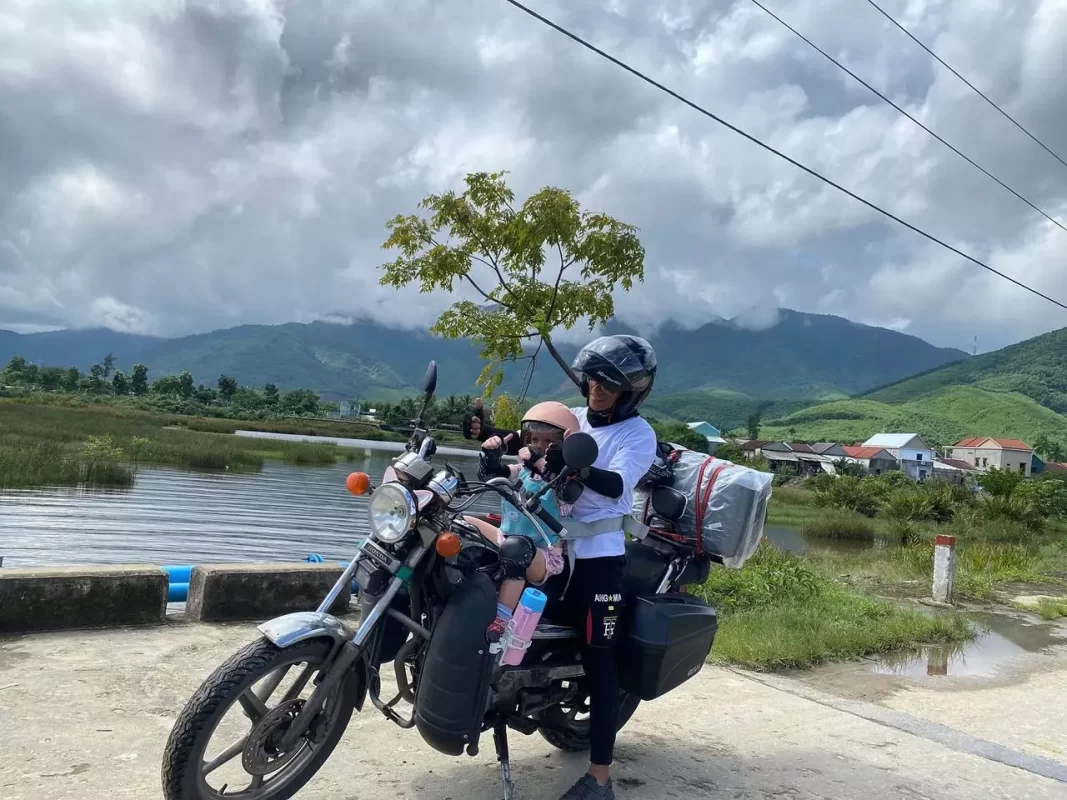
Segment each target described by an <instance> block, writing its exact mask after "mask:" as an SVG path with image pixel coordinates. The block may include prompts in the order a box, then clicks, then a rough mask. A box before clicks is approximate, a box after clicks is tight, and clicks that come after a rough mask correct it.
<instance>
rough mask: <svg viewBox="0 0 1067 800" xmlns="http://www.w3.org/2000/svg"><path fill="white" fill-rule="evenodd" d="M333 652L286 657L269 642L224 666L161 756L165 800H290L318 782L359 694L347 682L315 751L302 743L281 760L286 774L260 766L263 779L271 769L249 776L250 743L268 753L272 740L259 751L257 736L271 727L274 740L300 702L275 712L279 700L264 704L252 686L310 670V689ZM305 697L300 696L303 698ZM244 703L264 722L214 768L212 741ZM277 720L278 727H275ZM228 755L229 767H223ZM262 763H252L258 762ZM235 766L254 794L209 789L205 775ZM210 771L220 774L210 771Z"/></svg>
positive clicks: (299, 651)
mask: <svg viewBox="0 0 1067 800" xmlns="http://www.w3.org/2000/svg"><path fill="white" fill-rule="evenodd" d="M332 649H333V642H332V641H331V640H329V639H312V640H309V641H306V642H301V643H299V644H296V645H293V646H292V647H287V648H285V649H281V648H279V647H278V646H277V645H275V644H274V643H273V642H271V641H270V640H268V639H266V638H263V639H259V640H257V641H255V642H252V643H251V644H248V645H246V646H245V647H243V648H242V649H241V650H239V651H237V652H236V653H235V654H234V655H233V656H231V657H230V658H229V659H228V660H227V661H225V662H224V663H222V664H221V665H219V667H218V668H216V669H215V671H214V672H213V673H212V674H211V675H210V676H209V677H208V678H207V680H205V681H204V683H202V684H201V685H200V688H199V689H197V691H196V692H195V693H194V694H193V696H192V697H191V698H190V699H189V702H188V703H186V705H185V708H184V709H182V712H181V714H180V715H179V716H178V719H177V721H176V722H175V724H174V728H173V729H172V730H171V734H170V738H169V740H168V741H167V747H166V750H165V751H164V754H163V771H162V778H163V796H164V798H165V800H222V798H224V797H225V798H242V800H288V798H290V797H292V796H293V795H294V794H296V793H297V792H298V791H299V790H300V789H301V788H302V787H303V786H304V784H306V783H307V782H308V781H309V780H311V778H312V777H314V775H315V773H316V772H318V770H319V769H320V768H321V767H322V765H323V764H324V763H325V761H326V759H328V758H329V757H330V754H331V753H332V752H333V750H334V748H335V747H336V746H337V743H338V742H339V741H340V740H341V736H342V735H343V734H344V732H345V728H347V727H348V722H349V720H350V719H351V717H352V712H353V710H354V708H355V704H356V702H357V701H358V699H359V698H358V687H357V686H356V685H354V683H353V682H352V681H345V680H342V681H341V683H340V685H339V686H338V688H337V689H336V690H335V692H334V694H333V695H332V696H330V697H328V698H327V699H326V704H325V706H324V710H323V715H322V716H321V717H320V718H319V719H321V720H322V722H321V723H319V720H315V721H313V727H314V726H315V725H319V729H318V731H317V735H316V736H315V737H314V738H315V740H316V741H315V743H314V744H313V745H312V743H310V742H308V741H307V739H306V738H303V739H301V740H300V742H299V744H298V745H297V748H298V750H295V751H294V754H292V755H289V754H282V755H281V756H276V757H278V758H279V759H287V760H286V761H284V762H283V763H282V765H281V766H280V767H275V768H270V767H264V766H261V765H258V764H257V765H256V767H255V769H256V772H257V773H261V770H262V769H270V772H268V773H266V774H258V776H257V774H256V773H249V772H248V768H247V767H245V766H244V763H245V761H246V760H247V759H248V758H249V755H248V751H249V739H252V740H253V746H254V747H255V750H256V753H257V754H258V753H259V752H260V751H267V750H268V747H269V742H268V740H267V739H266V738H265V737H266V736H267V733H266V732H265V733H264V734H262V736H263V737H264V740H263V741H262V742H261V743H260V744H257V741H258V738H257V731H261V730H263V729H264V726H265V727H266V728H267V729H268V730H269V733H270V734H272V735H276V733H275V730H274V728H273V725H275V724H277V725H284V720H285V718H286V717H291V714H292V713H293V712H294V711H295V710H296V709H294V708H293V706H292V704H293V703H294V702H295V703H299V698H297V699H296V700H289V701H288V703H289V704H290V705H289V706H287V707H286V701H285V698H284V697H283V698H282V702H279V703H278V704H277V705H276V706H274V707H273V708H269V707H268V706H267V705H266V704H267V703H268V702H270V701H271V700H272V699H274V698H272V697H271V696H267V697H265V698H264V699H262V700H259V699H258V698H259V695H258V693H256V692H255V691H253V686H255V684H256V683H258V682H260V681H262V680H263V679H265V678H267V677H268V676H272V675H273V674H275V673H277V672H278V671H279V670H282V669H286V670H288V668H291V667H293V666H296V665H303V664H306V665H307V666H306V667H304V669H303V672H302V674H301V676H300V677H301V679H303V680H304V686H305V687H306V685H307V684H310V683H311V682H312V680H311V674H312V672H313V671H314V669H313V668H314V667H316V665H322V664H324V663H325V662H326V660H327V658H328V657H329V655H330V653H331V651H332ZM275 687H277V684H276V683H275ZM261 691H262V690H261ZM299 694H300V691H299V690H298V691H297V695H299ZM238 702H240V703H241V705H242V706H243V707H244V708H245V710H246V716H250V714H251V715H255V714H258V719H259V721H258V722H257V721H256V719H255V717H254V716H252V729H251V730H250V731H249V733H247V734H246V735H245V736H244V737H243V739H241V740H238V741H237V742H235V743H234V744H232V745H231V746H230V747H228V748H226V749H225V750H224V751H223V753H222V754H220V755H219V756H218V757H216V758H215V759H212V762H206V761H205V757H206V752H207V748H208V745H209V743H210V742H211V738H212V736H213V735H214V734H215V731H216V729H217V727H218V725H219V723H220V722H221V721H222V719H223V717H224V716H225V715H226V713H227V712H228V711H230V709H232V708H233V706H234V704H236V703H238ZM250 708H251V709H252V711H251V712H249V709H250ZM287 711H288V712H289V713H287ZM264 712H265V713H264ZM272 715H273V716H272ZM272 720H277V722H273V723H272ZM260 723H262V725H261V724H260ZM277 730H281V728H280V727H279V728H278V729H277ZM271 741H272V740H271ZM227 754H228V758H226V761H225V762H222V764H219V763H217V762H219V761H220V759H222V758H224V757H225V756H227ZM257 757H258V756H252V758H253V759H254V758H257ZM233 759H240V760H241V762H242V767H243V768H244V770H245V772H246V777H248V778H250V779H251V780H250V783H249V787H248V788H246V789H244V790H227V787H226V786H223V787H222V789H221V790H216V789H214V788H213V787H211V786H210V785H208V783H207V773H208V772H210V771H212V770H213V769H217V768H218V767H219V766H222V765H223V764H225V763H228V762H229V761H231V760H233ZM212 764H216V766H214V767H211V769H207V768H208V767H209V766H211V765H212ZM205 770H207V771H206V772H205ZM268 778H270V780H268Z"/></svg>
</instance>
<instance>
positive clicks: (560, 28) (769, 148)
mask: <svg viewBox="0 0 1067 800" xmlns="http://www.w3.org/2000/svg"><path fill="white" fill-rule="evenodd" d="M505 2H507V3H509V4H510V5H513V6H515V8H517V9H519V10H520V11H522V12H523V13H525V14H527V15H529V16H531V17H533V18H534V19H536V20H537V21H538V22H541V23H542V24H544V25H547V26H548V27H550V28H552V29H553V30H555V31H557V32H558V33H562V34H563V35H564V36H566V37H567V38H568V39H571V40H572V41H575V42H577V43H578V44H580V45H581V46H582V47H584V48H586V49H587V50H591V51H592V52H594V53H596V54H597V55H598V56H600V57H601V58H604V59H607V60H608V61H610V62H611V63H612V64H614V65H615V66H617V67H620V68H622V69H624V70H626V71H627V72H629V73H630V74H631V75H633V76H635V77H637V78H640V79H641V80H643V81H644V82H645V83H647V84H649V85H650V86H654V87H656V88H657V89H659V90H660V91H661V92H663V93H665V94H668V95H670V96H671V97H673V98H674V99H675V100H678V101H679V102H681V103H684V104H685V105H687V106H689V107H690V108H692V109H693V110H694V111H698V112H700V113H701V114H703V115H704V116H705V117H708V118H709V119H712V120H714V121H715V122H718V123H719V124H720V125H722V126H723V127H724V128H727V129H728V130H731V131H733V132H734V133H736V134H737V135H738V136H742V137H744V138H745V139H748V140H749V141H750V142H752V143H753V144H755V145H758V146H759V147H762V148H763V149H764V150H766V151H768V152H770V153H773V154H774V155H776V156H778V157H779V158H781V159H782V160H783V161H787V162H788V163H790V164H792V165H793V166H794V167H796V168H797V169H799V170H802V171H804V172H806V173H808V174H809V175H811V176H812V177H813V178H818V179H819V180H820V181H822V182H823V183H826V184H828V185H830V186H832V187H834V188H835V189H837V190H838V191H839V192H841V193H842V194H846V195H848V196H849V197H851V198H852V199H853V200H857V201H858V202H860V203H863V205H865V206H867V207H868V208H870V209H871V210H872V211H877V212H878V213H879V214H881V215H882V216H885V217H888V218H889V219H891V220H893V221H894V222H896V223H898V224H900V225H903V226H904V227H905V228H907V229H908V230H911V231H914V232H915V233H917V234H919V235H920V236H922V237H924V238H926V239H929V240H930V241H931V242H934V243H935V244H939V245H941V246H942V247H944V248H945V249H946V250H949V251H950V252H953V253H955V254H956V255H958V256H962V257H963V258H965V259H967V260H968V261H970V262H971V263H973V264H976V265H977V266H979V267H981V268H982V269H984V270H988V271H989V272H991V273H993V274H994V275H999V276H1000V277H1001V278H1003V279H1004V280H1006V281H1010V282H1011V283H1014V284H1015V285H1016V286H1018V287H1020V288H1021V289H1025V290H1026V291H1028V292H1030V293H1032V294H1035V295H1037V296H1038V297H1040V298H1042V299H1043V300H1048V301H1049V302H1050V303H1053V304H1054V305H1057V306H1059V307H1060V308H1062V309H1064V310H1067V304H1064V303H1061V302H1060V301H1059V300H1055V299H1053V298H1052V297H1049V296H1048V295H1047V294H1044V293H1042V292H1040V291H1038V290H1037V289H1034V288H1032V287H1030V286H1027V285H1026V284H1025V283H1022V282H1021V281H1018V280H1016V279H1015V278H1013V277H1011V276H1010V275H1005V274H1004V273H1003V272H1001V271H1000V270H998V269H995V268H993V267H991V266H989V265H988V264H986V263H984V262H982V261H979V260H978V259H977V258H975V257H974V256H972V255H969V254H967V253H965V252H963V251H962V250H960V249H959V248H956V247H953V246H952V245H950V244H948V243H947V242H945V241H942V240H941V239H938V238H937V237H936V236H934V235H933V234H932V233H927V232H926V231H924V230H923V229H922V228H918V227H916V226H915V225H912V224H911V223H910V222H907V221H905V220H903V219H901V218H900V217H898V216H896V215H895V214H893V213H892V212H890V211H886V210H885V209H884V208H882V207H881V206H879V205H876V204H875V203H872V202H871V201H870V200H867V199H866V198H863V197H860V196H859V195H858V194H856V193H855V192H853V191H851V190H849V189H846V188H845V187H844V186H842V185H841V184H839V183H836V182H834V181H832V180H830V179H829V178H827V177H826V176H824V175H822V174H820V173H818V172H816V171H815V170H813V169H812V168H811V167H808V166H805V165H804V164H801V163H800V162H799V161H797V160H796V159H794V158H791V157H789V156H787V155H786V154H785V153H783V152H782V151H780V150H777V149H775V148H774V147H772V146H771V145H769V144H766V143H765V142H763V141H762V140H760V139H758V138H756V137H755V136H753V135H752V134H751V133H748V132H747V131H744V130H742V129H741V128H738V127H737V126H736V125H732V124H731V123H729V122H727V121H726V120H724V119H723V118H722V117H720V116H718V115H717V114H714V113H713V112H711V111H708V110H707V109H706V108H704V107H703V106H699V105H697V104H696V103H694V102H693V101H692V100H690V99H689V98H687V97H685V96H684V95H681V94H679V93H678V92H676V91H675V90H674V89H670V88H668V87H667V86H664V85H663V84H662V83H660V82H659V81H657V80H655V79H654V78H650V77H649V76H648V75H646V74H645V73H643V72H641V71H640V70H638V69H635V68H634V67H631V66H630V65H629V64H627V63H625V62H624V61H620V60H619V59H618V58H616V57H615V56H613V55H611V54H610V53H607V52H605V51H603V50H601V49H600V48H599V47H597V46H596V45H594V44H591V43H590V42H587V41H586V40H585V39H583V38H582V37H581V36H579V35H578V34H576V33H572V32H571V31H569V30H567V29H566V28H564V27H563V26H562V25H559V24H557V23H555V22H553V21H552V20H550V19H548V17H544V16H542V15H541V14H538V13H537V12H536V11H534V10H533V9H532V8H529V7H527V6H525V5H523V4H522V3H520V2H519V0H505Z"/></svg>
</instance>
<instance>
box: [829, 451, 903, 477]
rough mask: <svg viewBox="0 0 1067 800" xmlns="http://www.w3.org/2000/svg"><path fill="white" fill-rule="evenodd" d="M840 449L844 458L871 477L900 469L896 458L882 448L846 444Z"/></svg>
mask: <svg viewBox="0 0 1067 800" xmlns="http://www.w3.org/2000/svg"><path fill="white" fill-rule="evenodd" d="M841 449H842V450H844V451H845V456H846V457H847V458H848V459H849V460H850V461H854V462H856V463H857V464H859V465H860V466H861V467H863V468H864V469H866V470H867V472H869V473H870V474H871V475H884V474H885V473H887V472H891V471H892V470H897V469H900V462H899V461H898V460H897V457H896V456H894V455H893V454H892V453H890V452H889V451H888V450H886V449H885V448H884V447H873V446H872V447H864V446H863V445H851V444H847V445H845V446H844V447H842V448H841Z"/></svg>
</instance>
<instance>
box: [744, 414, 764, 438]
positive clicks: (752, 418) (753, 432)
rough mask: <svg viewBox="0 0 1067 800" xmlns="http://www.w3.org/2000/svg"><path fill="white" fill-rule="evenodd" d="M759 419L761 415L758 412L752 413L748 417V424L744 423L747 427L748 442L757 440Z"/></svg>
mask: <svg viewBox="0 0 1067 800" xmlns="http://www.w3.org/2000/svg"><path fill="white" fill-rule="evenodd" d="M761 417H762V414H761V413H760V412H759V411H753V412H752V413H751V414H749V415H748V422H747V423H746V425H747V426H748V438H749V440H754V439H758V438H759V426H760V419H761Z"/></svg>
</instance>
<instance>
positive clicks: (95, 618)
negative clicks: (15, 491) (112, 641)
mask: <svg viewBox="0 0 1067 800" xmlns="http://www.w3.org/2000/svg"><path fill="white" fill-rule="evenodd" d="M166 616H167V573H165V572H164V571H163V570H162V569H160V568H159V567H153V566H151V565H147V564H144V565H142V564H131V565H122V566H117V565H116V566H111V565H108V566H74V567H28V568H18V569H8V568H5V569H2V570H0V633H23V632H26V631H49V630H66V629H72V628H105V627H117V626H123V625H158V624H161V623H162V622H164V620H165V619H166Z"/></svg>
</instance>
